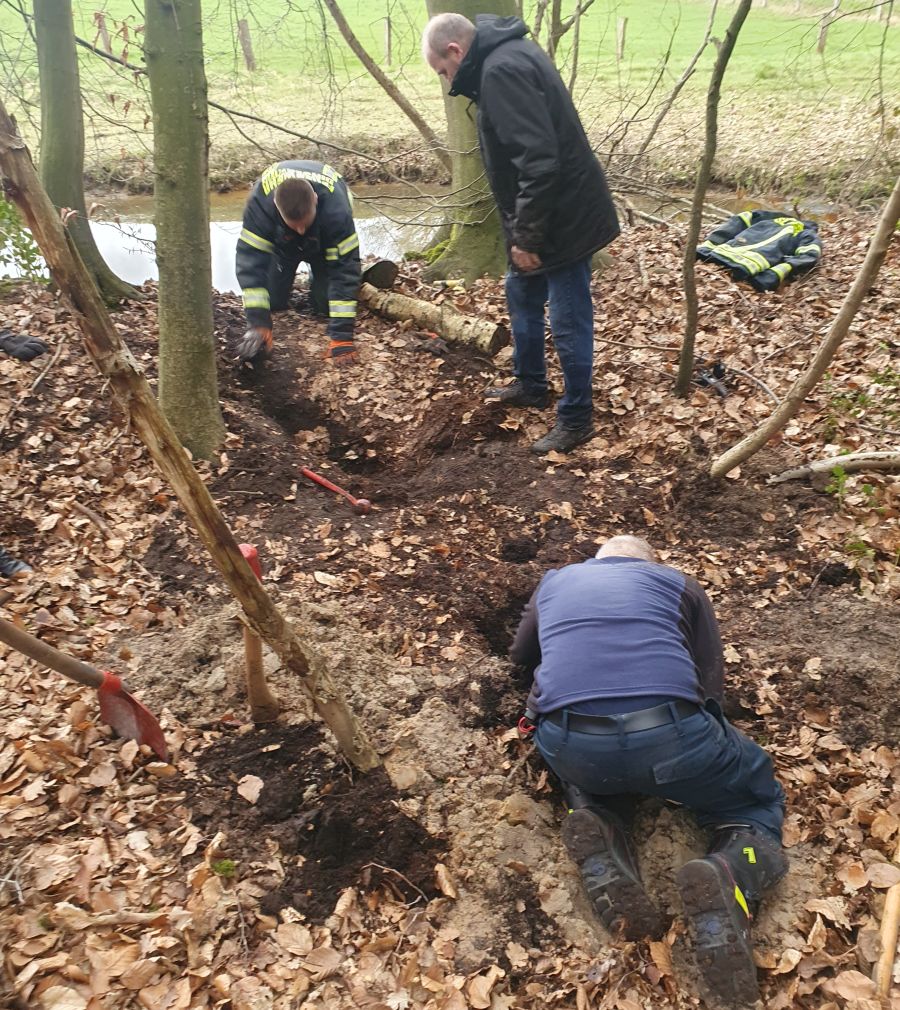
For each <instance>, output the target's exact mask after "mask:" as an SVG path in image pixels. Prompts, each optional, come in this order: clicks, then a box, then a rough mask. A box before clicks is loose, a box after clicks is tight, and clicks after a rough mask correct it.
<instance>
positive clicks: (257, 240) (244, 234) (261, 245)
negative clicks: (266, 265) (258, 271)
mask: <svg viewBox="0 0 900 1010" xmlns="http://www.w3.org/2000/svg"><path fill="white" fill-rule="evenodd" d="M240 240H241V242H243V243H244V244H245V245H248V246H250V247H251V248H253V249H259V251H260V252H264V253H272V252H275V246H274V244H273V243H271V242H270V241H269V240H268V239H265V238H263V237H262V235H254V234H253V232H252V231H249V230H248V229H247V228H241V239H240Z"/></svg>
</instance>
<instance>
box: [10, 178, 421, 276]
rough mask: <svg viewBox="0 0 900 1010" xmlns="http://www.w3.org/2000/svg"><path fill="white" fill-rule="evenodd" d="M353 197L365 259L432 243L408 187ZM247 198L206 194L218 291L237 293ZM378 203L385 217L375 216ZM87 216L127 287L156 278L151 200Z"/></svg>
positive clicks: (105, 202) (103, 204) (100, 207)
mask: <svg viewBox="0 0 900 1010" xmlns="http://www.w3.org/2000/svg"><path fill="white" fill-rule="evenodd" d="M421 190H422V192H423V193H429V192H434V193H439V192H440V190H439V189H438V188H437V187H433V186H432V187H429V186H423V187H421ZM354 193H355V195H356V197H357V199H356V200H355V202H354V217H355V220H356V230H357V233H358V234H359V247H360V253H361V255H362V256H363V258H364V259H375V258H383V259H394V260H399V259H401V258H402V256H403V254H404V253H405V252H407V251H409V250H413V249H425V248H427V247H428V246H429V245H430V244H431V241H432V237H433V235H434V226H433V225H430V224H428V222H429V221H433V220H434V219H435V214H436V212H435V210H434V208H433V205H432V201H431V200H429V198H428V195H423V196H421V198H419V197H417V196H415V195H414V196H413V198H412V199H410V196H409V194H410V189H409V188H408V187H401V186H360V187H354ZM413 193H415V191H413ZM391 197H394V199H393V200H392V199H391ZM246 199H247V190H236V191H232V192H230V193H211V194H210V229H209V231H210V245H211V248H212V286H213V288H215V289H216V290H218V291H231V292H234V293H240V287H239V286H238V283H237V278H236V277H235V274H234V253H235V244H236V242H237V237H238V235H239V234H240V231H241V215H242V213H243V209H244V203H245V202H246ZM382 201H383V207H384V213H380V212H379V210H380V208H379V206H378V205H379V204H380V203H381V202H382ZM88 202H89V203H90V198H89V200H88ZM385 214H389V215H390V217H387V216H385ZM92 218H93V219H92V220H91V230H92V231H93V233H94V237H95V239H96V241H97V246H98V248H99V249H100V253H101V254H102V256H103V258H104V259H105V260H106V262H107V263H108V264H109V266H110V268H111V269H112V270H113V272H114V273H116V274H118V276H119V277H121V278H122V279H123V280H125V281H128V282H129V283H131V284H143V283H144V281H146V280H156V279H157V278H158V276H159V272H158V270H157V268H156V255H155V250H154V246H153V242H154V239H155V238H156V229H155V228H154V226H153V197H152V196H128V195H125V194H122V195H119V194H109V195H105V196H103V197H102V198H99V199H98V200H97V204H96V206H95V207H94V210H93V215H92ZM391 218H393V219H394V220H391ZM398 221H406V222H410V223H407V224H400V223H397V222H398ZM302 269H303V267H302V266H301V270H302ZM4 275H13V276H14V275H15V270H7V269H6V268H5V267H4V266H3V265H2V264H0V276H4Z"/></svg>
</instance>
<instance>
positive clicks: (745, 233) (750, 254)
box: [697, 210, 822, 291]
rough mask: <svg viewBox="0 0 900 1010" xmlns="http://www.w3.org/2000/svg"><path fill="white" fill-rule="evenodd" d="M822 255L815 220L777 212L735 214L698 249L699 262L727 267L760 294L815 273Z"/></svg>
mask: <svg viewBox="0 0 900 1010" xmlns="http://www.w3.org/2000/svg"><path fill="white" fill-rule="evenodd" d="M821 255H822V242H821V240H820V239H819V235H818V225H817V224H816V223H815V221H800V220H799V219H798V218H795V217H791V216H790V215H788V214H782V213H781V212H780V211H776V210H752V211H751V210H745V211H743V212H742V213H740V214H735V215H734V217H730V218H729V219H728V220H727V221H726V222H725V223H724V224H721V225H719V227H718V228H716V230H715V231H714V232H712V233H711V234H710V235H709V236H707V239H706V241H705V242H702V243H701V244H700V245H699V246H698V247H697V259H701V260H705V261H706V262H708V263H718V264H719V266H723V267H726V268H727V269H728V270H730V271H731V276H732V277H733V278H734V279H735V280H737V281H749V282H750V284H752V285H753V287H754V288H756V290H757V291H774V290H775V289H776V288H777V287H779V286H780V285H781V283H782V281H785V280H786V279H787V278H788V277H793V276H796V275H797V274H802V273H806V271H808V270H812V268H813V267H814V266H815V265H816V264H817V263H818V262H819V257H820V256H821Z"/></svg>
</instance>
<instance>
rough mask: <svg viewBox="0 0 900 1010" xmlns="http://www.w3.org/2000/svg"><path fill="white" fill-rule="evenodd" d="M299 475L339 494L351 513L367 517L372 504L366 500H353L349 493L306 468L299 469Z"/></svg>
mask: <svg viewBox="0 0 900 1010" xmlns="http://www.w3.org/2000/svg"><path fill="white" fill-rule="evenodd" d="M300 473H302V474H303V476H304V477H308V478H309V479H310V480H311V481H313V482H314V483H315V484H319V485H320V486H321V487H324V488H327V489H328V490H329V491H334V493H335V494H339V495H341V496H342V497H343V498H346V499H347V501H348V502H350V504H351V505H352V507H353V511H354V512H355V513H356V514H357V515H358V516H364V515H368V513H369V512H371V511H372V503H371V502H370V501H369V499H368V498H354V497H353V495H352V494H350V492H349V491H345V490H344V489H343V488H342V487H338V486H337V484H332V483H331V481H330V480H328V479H327V478H325V477H322V476H320V475H319V474H317V473H316V472H315V471H313V470H310V468H309V467H308V466H302V467H300Z"/></svg>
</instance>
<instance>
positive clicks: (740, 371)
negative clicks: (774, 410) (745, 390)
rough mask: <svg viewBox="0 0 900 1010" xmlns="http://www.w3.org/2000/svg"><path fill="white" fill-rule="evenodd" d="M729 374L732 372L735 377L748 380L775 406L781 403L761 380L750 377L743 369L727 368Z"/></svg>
mask: <svg viewBox="0 0 900 1010" xmlns="http://www.w3.org/2000/svg"><path fill="white" fill-rule="evenodd" d="M727 368H728V371H729V372H733V373H734V374H735V375H742V376H743V377H744V378H745V379H749V380H750V381H751V382H753V383H755V384H756V385H757V386H759V388H760V389H761V390H762V391H763V392H764V393H765V394H766V395H767V396H769V397H770V398H771V399H772V400H774V401H775V404H776V406H777V405H778V404H779V403H781V400H779V399H778V397H777V395H776V394H775V392H774V391H773V390H772V389H771V388H770V387H769V386H767V385H766V384H765V383H764V382H763V381H762V379H757V377H756V376H755V375H751V374H750V372H745V371H744V369H743V368H734V367H733V366H732V365H728V366H727Z"/></svg>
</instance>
